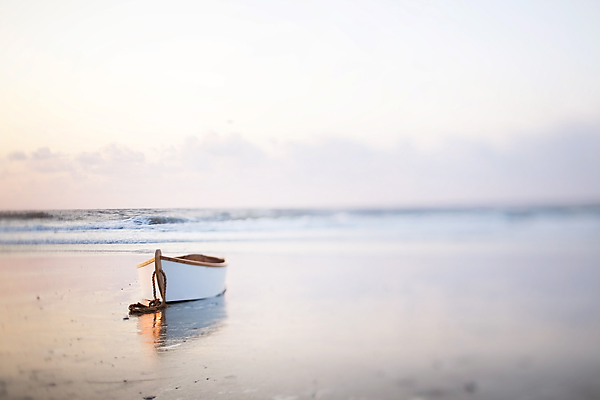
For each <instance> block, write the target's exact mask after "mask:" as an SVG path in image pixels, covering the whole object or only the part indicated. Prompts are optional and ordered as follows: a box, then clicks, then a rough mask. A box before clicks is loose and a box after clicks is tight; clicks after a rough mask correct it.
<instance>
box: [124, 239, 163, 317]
mask: <svg viewBox="0 0 600 400" xmlns="http://www.w3.org/2000/svg"><path fill="white" fill-rule="evenodd" d="M156 259H158V260H159V261H158V262H156V261H155V269H154V272H153V273H152V294H153V295H154V300H151V301H150V303H148V305H145V304H142V303H135V304H130V305H129V314H130V315H140V314H150V313H153V312H156V311H159V310H162V309H164V308H166V307H167V303H166V300H165V299H166V298H167V274H165V271H163V269H162V266H160V250H157V254H156V255H155V260H156ZM156 272H159V273H160V275H161V277H162V282H164V284H162V282H161V281H160V279H156ZM157 280H158V290H159V291H160V295H161V297H162V299H163V300H161V299H159V298H158V297H157V296H156V281H157Z"/></svg>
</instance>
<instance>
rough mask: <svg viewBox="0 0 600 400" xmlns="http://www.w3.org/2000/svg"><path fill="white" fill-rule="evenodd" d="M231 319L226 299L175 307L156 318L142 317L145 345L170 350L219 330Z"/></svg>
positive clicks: (162, 312)
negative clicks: (228, 317) (226, 319)
mask: <svg viewBox="0 0 600 400" xmlns="http://www.w3.org/2000/svg"><path fill="white" fill-rule="evenodd" d="M226 317H227V312H226V309H225V296H218V297H215V298H212V299H205V300H199V301H189V302H181V303H175V304H171V305H170V306H169V307H168V308H165V309H163V310H160V311H157V312H156V313H152V314H143V315H140V316H139V319H138V327H139V329H140V334H141V335H142V336H143V337H144V342H145V343H147V344H148V345H149V346H150V347H151V348H152V349H154V350H168V349H170V348H172V347H178V346H180V345H181V344H183V342H189V341H190V340H192V339H197V338H199V337H202V336H208V335H210V334H212V333H214V332H215V331H217V330H218V329H219V327H220V326H221V322H222V321H223V320H224V319H225V318H226Z"/></svg>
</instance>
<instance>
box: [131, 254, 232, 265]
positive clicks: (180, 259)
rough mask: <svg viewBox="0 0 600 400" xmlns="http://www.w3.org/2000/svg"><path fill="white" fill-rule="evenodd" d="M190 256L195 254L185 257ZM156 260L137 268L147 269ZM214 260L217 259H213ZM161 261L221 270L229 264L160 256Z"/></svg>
mask: <svg viewBox="0 0 600 400" xmlns="http://www.w3.org/2000/svg"><path fill="white" fill-rule="evenodd" d="M190 255H193V254H186V255H185V256H190ZM197 255H202V254H197ZM185 256H182V257H185ZM154 258H155V257H152V258H151V259H149V260H147V261H144V262H143V263H141V264H138V265H137V266H136V268H143V267H145V266H147V265H149V264H152V263H153V262H154ZM213 258H216V257H213ZM160 259H161V260H165V261H172V262H176V263H180V264H189V265H195V266H198V267H212V268H220V267H226V266H227V263H226V262H225V260H224V259H222V260H223V262H222V263H210V262H205V261H194V260H188V259H184V258H179V257H167V256H163V255H161V256H160Z"/></svg>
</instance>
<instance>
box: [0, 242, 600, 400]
mask: <svg viewBox="0 0 600 400" xmlns="http://www.w3.org/2000/svg"><path fill="white" fill-rule="evenodd" d="M265 248H266V247H265ZM271 248H273V247H272V246H271ZM305 250H306V251H290V250H289V249H288V250H281V251H272V252H270V253H269V252H263V251H245V250H244V249H241V250H240V249H238V251H231V252H230V254H225V255H227V256H228V261H229V265H230V267H229V271H228V274H229V275H228V278H227V292H226V293H225V295H224V296H221V297H218V298H214V299H208V300H202V301H196V302H186V303H178V304H175V305H172V306H171V307H169V308H168V309H166V310H165V311H164V312H162V313H158V314H151V315H145V316H141V317H130V318H128V317H127V305H128V304H130V303H132V302H137V301H138V300H139V288H138V287H137V275H136V270H135V268H134V267H135V265H136V264H137V263H138V262H141V261H144V260H145V259H147V258H148V257H151V254H148V255H144V254H94V253H83V254H76V253H72V254H68V253H54V254H51V253H45V254H31V255H24V254H3V255H0V282H1V284H0V287H1V291H0V316H1V319H0V335H1V337H2V340H1V341H0V398H2V399H24V398H33V399H65V398H69V399H80V398H81V399H136V398H137V399H144V398H146V399H149V398H156V399H197V398H222V399H246V398H247V399H276V400H284V399H287V400H292V399H311V398H322V399H413V400H417V399H471V398H472V399H571V400H577V399H594V398H599V397H600V381H599V380H598V379H597V377H598V376H600V340H599V338H600V290H598V289H600V263H599V260H600V250H597V249H595V246H592V245H581V246H578V245H569V246H566V245H565V246H560V245H558V246H548V245H547V244H538V245H527V246H523V245H517V244H512V245H509V246H506V245H502V246H500V245H498V246H477V245H470V244H462V245H460V244H456V245H452V246H448V245H440V246H434V245H432V244H430V245H428V246H421V247H419V246H414V247H410V246H405V247H395V248H394V249H390V251H387V252H385V251H384V252H378V251H373V252H361V251H357V250H356V248H355V247H353V246H348V247H346V248H345V250H344V251H318V249H317V248H316V247H315V249H313V250H315V251H309V250H310V249H305Z"/></svg>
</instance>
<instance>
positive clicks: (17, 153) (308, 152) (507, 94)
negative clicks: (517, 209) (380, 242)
mask: <svg viewBox="0 0 600 400" xmlns="http://www.w3.org/2000/svg"><path fill="white" fill-rule="evenodd" d="M598 71H600V3H598V2H596V1H510V0H509V1H502V2H498V1H485V0H481V1H419V2H414V1H399V0H394V1H382V0H371V1H362V0H361V1H352V0H346V1H335V0H322V1H310V0H303V1H286V2H281V1H268V0H256V1H227V0H223V1H191V0H179V1H171V2H159V1H151V0H150V1H148V0H145V1H115V0H106V1H102V2H81V1H71V0H55V1H52V2H47V1H39V0H31V1H28V0H20V1H13V0H2V1H0V184H2V187H3V190H2V191H1V192H0V209H7V210H11V209H55V208H122V207H335V206H340V207H402V206H445V205H485V204H490V205H501V204H563V203H569V204H571V203H590V202H600V177H599V176H600V174H599V173H598V171H600V74H598Z"/></svg>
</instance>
